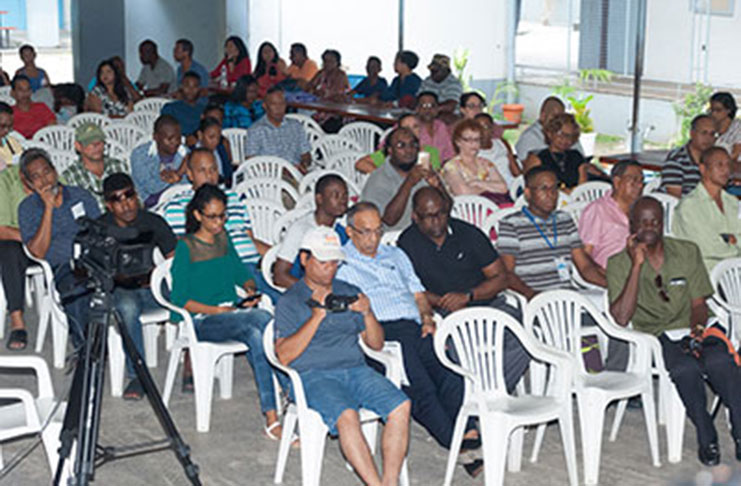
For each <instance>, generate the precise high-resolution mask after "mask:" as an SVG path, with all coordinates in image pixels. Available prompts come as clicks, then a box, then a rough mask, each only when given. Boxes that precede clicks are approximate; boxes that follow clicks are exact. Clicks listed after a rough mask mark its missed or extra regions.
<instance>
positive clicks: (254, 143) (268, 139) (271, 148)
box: [246, 116, 311, 165]
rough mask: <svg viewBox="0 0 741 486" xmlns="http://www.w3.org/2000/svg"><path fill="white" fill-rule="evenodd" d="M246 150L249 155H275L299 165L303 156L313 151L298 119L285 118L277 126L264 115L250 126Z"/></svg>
mask: <svg viewBox="0 0 741 486" xmlns="http://www.w3.org/2000/svg"><path fill="white" fill-rule="evenodd" d="M246 151H247V156H248V157H252V156H254V155H274V156H276V157H281V158H282V159H285V160H287V161H288V162H291V163H293V164H297V165H298V164H299V163H300V162H301V156H302V155H303V154H305V153H308V152H310V151H311V144H309V139H308V138H307V137H306V132H305V131H304V127H302V126H301V123H299V122H298V121H296V120H291V119H289V118H284V119H283V121H282V122H281V124H280V126H277V127H276V126H275V125H273V124H272V123H271V122H270V121H269V120H268V117H267V116H264V117H262V118H260V119H259V120H257V121H256V122H255V123H254V124H253V125H252V126H251V127H250V129H249V134H248V135H247V148H246Z"/></svg>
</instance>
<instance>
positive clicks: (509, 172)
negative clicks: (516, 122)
mask: <svg viewBox="0 0 741 486" xmlns="http://www.w3.org/2000/svg"><path fill="white" fill-rule="evenodd" d="M474 120H476V122H477V123H478V124H479V125H481V128H482V129H483V130H484V139H483V140H482V141H481V150H479V156H480V157H483V158H485V159H489V160H491V161H492V162H493V163H494V165H495V166H497V170H498V171H499V173H500V174H501V176H502V177H503V178H504V182H506V183H507V187H509V186H511V185H512V181H514V179H515V177H517V176H518V175H520V174H522V168H521V167H520V164H519V162H518V161H517V157H515V154H514V152H513V151H512V147H510V146H509V144H508V143H507V141H506V140H504V139H503V138H502V136H501V134H502V132H501V128H499V127H497V126H496V124H495V123H494V119H493V118H492V117H491V115H489V114H488V113H479V114H478V115H476V116H475V117H474Z"/></svg>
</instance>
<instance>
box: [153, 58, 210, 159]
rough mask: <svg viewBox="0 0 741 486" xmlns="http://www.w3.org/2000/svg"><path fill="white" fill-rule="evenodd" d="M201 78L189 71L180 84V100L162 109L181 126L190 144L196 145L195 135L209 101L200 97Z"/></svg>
mask: <svg viewBox="0 0 741 486" xmlns="http://www.w3.org/2000/svg"><path fill="white" fill-rule="evenodd" d="M200 91H201V78H200V77H199V76H198V74H197V73H195V72H193V71H188V72H187V73H185V74H184V75H183V82H182V83H180V94H181V96H182V97H181V98H180V99H179V100H175V101H171V102H169V103H167V104H166V105H165V106H163V107H162V111H161V112H160V113H161V114H163V115H170V116H173V117H175V119H176V120H177V121H178V123H179V124H180V130H181V131H182V133H183V135H185V136H186V138H187V139H188V144H189V145H192V144H194V143H195V135H196V132H197V131H198V125H200V123H201V115H202V114H203V110H204V109H205V108H206V104H207V103H208V99H206V98H201V97H200Z"/></svg>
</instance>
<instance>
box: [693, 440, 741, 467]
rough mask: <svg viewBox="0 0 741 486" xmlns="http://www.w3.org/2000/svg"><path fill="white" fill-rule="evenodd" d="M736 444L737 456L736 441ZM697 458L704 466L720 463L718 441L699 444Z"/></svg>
mask: <svg viewBox="0 0 741 486" xmlns="http://www.w3.org/2000/svg"><path fill="white" fill-rule="evenodd" d="M736 444H737V448H736V456H738V443H736ZM697 458H698V459H700V462H701V463H703V464H704V465H705V466H717V465H718V463H720V448H718V443H717V442H713V443H712V444H708V445H706V446H700V448H699V449H698V450H697Z"/></svg>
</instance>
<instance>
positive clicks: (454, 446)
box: [443, 409, 469, 486]
mask: <svg viewBox="0 0 741 486" xmlns="http://www.w3.org/2000/svg"><path fill="white" fill-rule="evenodd" d="M468 417H469V415H468V414H467V413H465V412H464V411H463V410H462V409H461V411H459V412H458V417H457V418H456V419H455V428H454V429H453V438H452V440H451V442H450V452H448V465H447V466H446V467H445V480H444V481H443V485H444V486H450V483H451V482H452V481H453V472H454V471H455V463H456V461H457V460H458V452H459V451H460V448H461V442H463V433H464V432H465V428H466V422H468Z"/></svg>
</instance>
